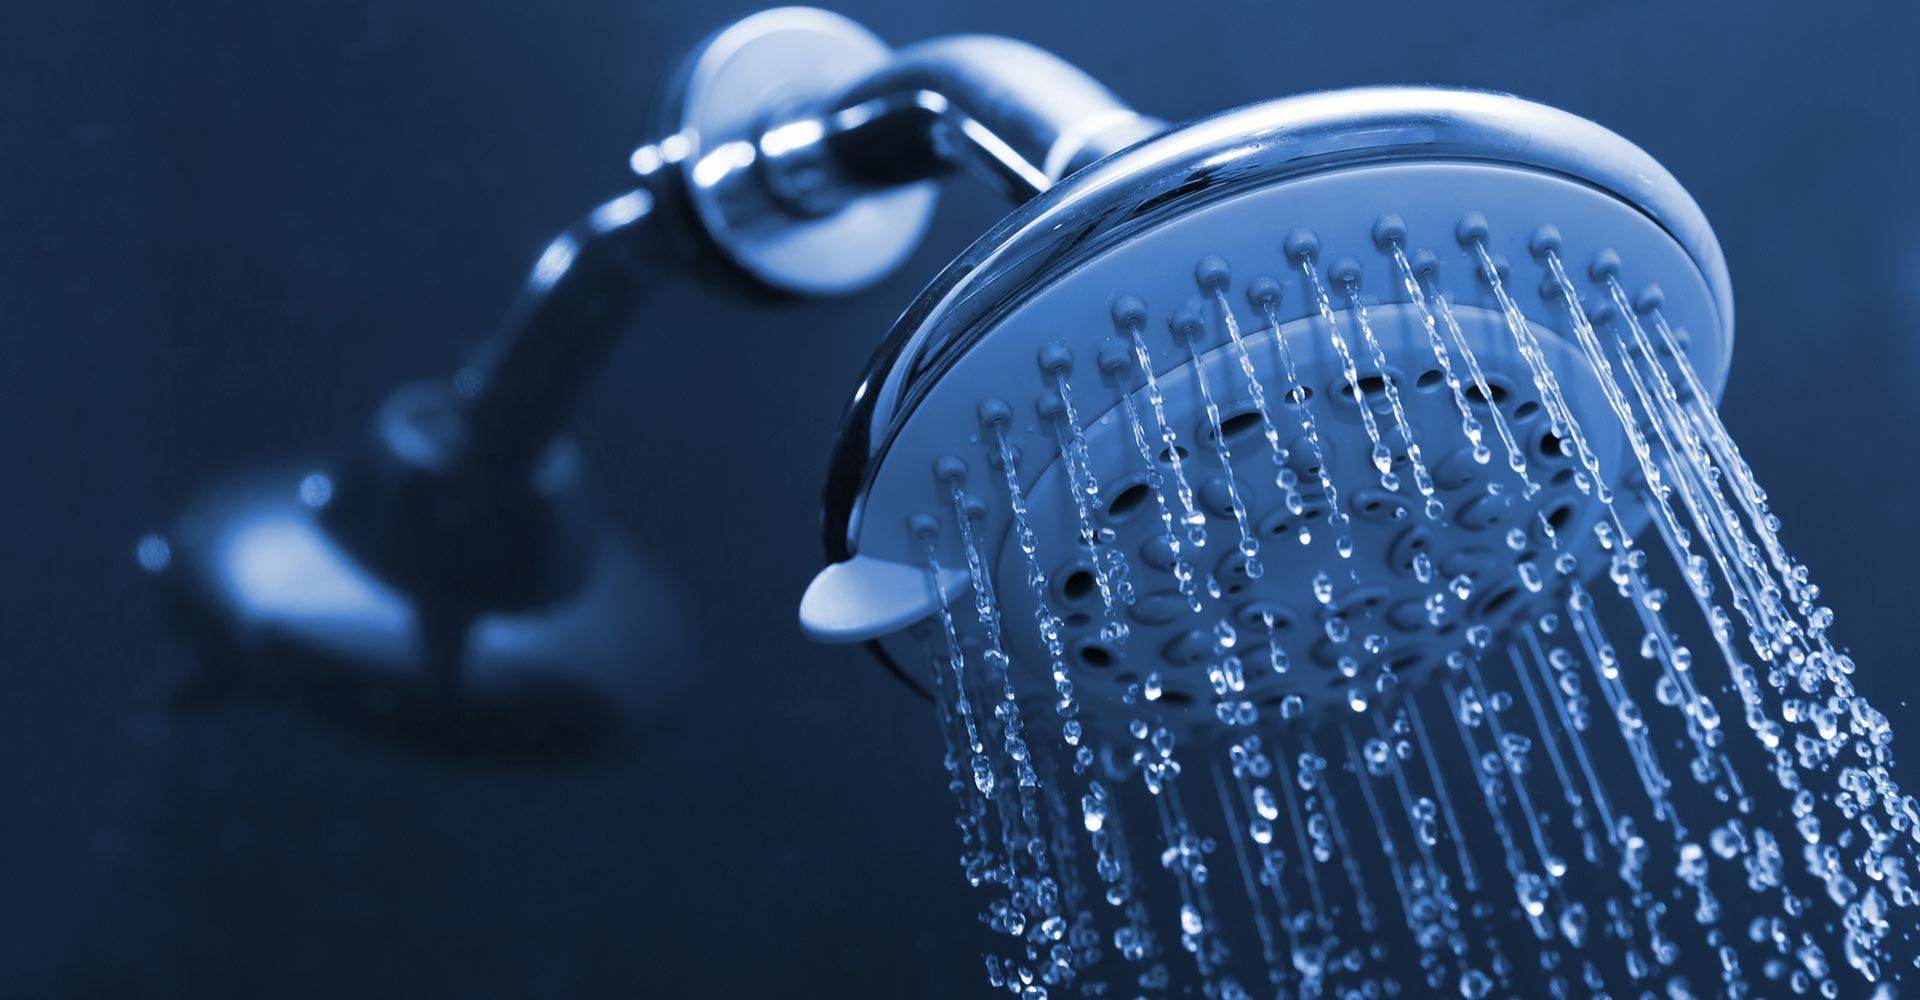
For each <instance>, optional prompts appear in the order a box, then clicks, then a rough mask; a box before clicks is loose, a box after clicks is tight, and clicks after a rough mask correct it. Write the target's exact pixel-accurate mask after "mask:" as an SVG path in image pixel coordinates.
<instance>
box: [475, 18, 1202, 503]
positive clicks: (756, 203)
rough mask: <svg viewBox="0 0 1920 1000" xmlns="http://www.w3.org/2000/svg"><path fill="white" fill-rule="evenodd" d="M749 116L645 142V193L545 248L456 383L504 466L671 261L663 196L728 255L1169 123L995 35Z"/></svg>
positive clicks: (1063, 165) (937, 44)
mask: <svg viewBox="0 0 1920 1000" xmlns="http://www.w3.org/2000/svg"><path fill="white" fill-rule="evenodd" d="M739 113H740V112H738V111H736V114H739ZM748 117H749V120H752V121H755V122H762V123H765V124H762V125H759V126H757V127H756V128H755V129H753V130H752V134H751V135H750V137H748V138H744V139H738V140H732V141H725V142H719V143H714V142H712V141H711V140H710V139H707V137H702V136H699V135H690V134H688V132H689V131H690V130H686V129H683V130H682V131H680V132H676V133H674V134H673V135H670V136H668V137H667V138H665V139H662V140H660V141H658V142H655V143H651V144H649V145H647V146H643V147H641V148H640V149H639V150H638V151H636V152H635V153H634V154H633V156H632V157H631V158H630V159H631V163H632V165H633V166H634V168H635V170H636V171H637V172H638V173H639V175H640V178H641V180H642V181H643V183H644V184H645V187H643V188H642V189H640V190H636V191H632V192H629V193H628V194H625V195H622V196H621V197H619V198H616V199H614V200H612V201H609V202H607V203H606V204H604V205H602V206H600V207H599V208H597V209H595V210H594V211H593V212H592V213H591V214H590V215H589V216H588V217H587V218H586V219H585V220H583V221H582V222H580V223H578V224H576V225H575V226H574V227H572V228H571V229H569V230H567V231H566V232H565V233H563V234H562V235H561V236H559V237H558V238H556V239H555V240H554V241H553V242H552V243H551V244H549V245H548V247H547V249H546V251H545V252H544V253H542V254H541V256H540V258H539V261H538V262H537V263H536V264H535V265H534V268H533V273H532V275H531V277H530V278H529V280H528V285H527V289H528V292H527V295H526V296H525V298H524V300H523V302H522V304H521V306H520V307H519V310H518V312H517V313H516V316H515V318H514V319H513V321H512V322H511V323H510V324H509V326H508V327H507V329H506V330H505V331H503V332H502V333H501V334H500V335H498V336H497V337H496V338H495V339H494V340H493V341H492V342H490V343H489V344H488V345H487V346H486V347H484V348H483V349H482V350H481V351H480V352H479V354H478V355H477V356H476V358H475V359H474V360H473V362H472V363H470V364H468V365H467V366H466V367H464V368H463V369H461V371H460V372H459V374H458V375H457V376H456V377H455V380H454V384H455V387H456V390H457V392H458V394H459V395H460V397H461V398H462V401H463V409H464V412H465V415H466V417H467V420H468V424H469V426H468V428H467V432H468V435H469V438H470V440H471V441H473V442H475V443H476V446H479V447H484V448H485V450H486V451H487V452H488V453H489V454H490V455H492V456H494V457H495V458H498V459H505V460H507V461H506V462H505V466H504V467H508V468H511V467H513V465H515V464H516V463H519V462H524V461H526V460H530V459H532V458H533V457H535V456H536V455H537V454H538V452H539V449H540V446H541V445H542V444H543V443H544V442H545V441H547V440H548V439H550V438H551V437H552V436H553V435H554V434H556V433H557V432H558V431H559V429H560V428H561V426H562V425H563V423H564V421H565V416H566V412H567V409H568V407H569V404H570V402H571V400H572V399H573V398H574V397H575V396H577V395H578V393H579V391H580V390H581V389H583V388H584V386H585V384H586V382H587V381H588V380H589V379H590V378H591V376H592V374H593V372H594V371H595V370H596V369H597V368H598V367H599V362H600V360H601V359H602V358H603V357H604V356H605V354H606V352H607V351H608V350H609V348H610V347H611V345H612V343H613V341H614V339H615V337H616V336H617V334H618V332H619V331H620V330H621V329H622V328H623V327H624V325H625V324H626V323H627V321H628V320H629V319H630V318H631V316H632V312H633V309H634V307H635V305H636V304H637V302H638V300H639V298H640V288H641V285H642V283H643V281H644V279H645V278H646V277H648V276H649V275H651V274H653V273H656V272H657V271H658V270H659V269H660V266H661V265H662V264H664V263H666V262H667V261H668V260H669V259H670V258H671V257H672V256H673V254H672V253H671V252H670V247H669V245H668V244H669V241H664V240H662V239H661V237H662V235H663V234H662V233H661V232H660V230H661V228H662V227H661V224H660V223H658V222H657V221H654V220H655V216H656V215H657V214H659V213H658V212H657V208H658V207H659V205H660V203H661V202H663V201H667V200H669V199H673V200H681V199H691V200H693V201H694V202H695V203H696V204H695V209H696V211H694V212H687V213H679V215H681V216H684V217H687V218H688V219H689V220H690V221H691V224H692V228H694V229H696V230H700V229H704V230H705V231H704V232H695V233H694V234H692V235H694V236H696V237H703V239H701V240H699V242H706V241H708V240H710V241H711V242H712V243H713V244H714V245H715V246H716V247H717V248H718V249H719V250H720V251H721V253H722V254H723V255H725V256H732V255H733V252H734V250H735V249H736V248H735V246H734V245H733V244H732V242H731V241H732V239H733V238H734V237H735V236H737V235H738V236H747V235H751V236H755V237H757V238H760V239H765V238H767V237H766V235H765V234H766V233H767V232H768V231H769V230H771V231H773V232H774V233H776V234H779V233H781V232H783V231H784V230H786V229H789V228H792V227H798V226H802V225H804V224H805V223H807V222H809V221H811V220H816V219H820V218H823V217H826V216H829V215H832V214H834V213H837V212H841V211H843V210H845V209H847V208H848V207H849V206H850V205H852V204H853V203H854V202H856V201H858V200H860V199H862V198H870V197H873V196H875V195H878V194H880V193H883V192H886V191H889V190H894V189H898V188H901V187H904V186H907V185H912V184H915V183H918V182H921V181H925V180H929V179H933V178H936V177H939V176H942V175H944V174H946V173H949V172H951V171H953V170H955V169H966V170H971V171H973V172H976V173H980V174H983V175H985V176H986V177H987V178H988V179H989V180H990V181H992V182H993V183H995V184H997V185H998V186H1000V187H1001V188H1002V189H1003V190H1004V191H1005V192H1006V193H1007V194H1008V195H1009V196H1011V197H1012V198H1014V199H1016V200H1020V201H1024V200H1026V199H1027V198H1029V197H1031V196H1033V195H1035V194H1038V193H1040V192H1042V191H1045V190H1046V189H1047V188H1049V187H1051V186H1052V185H1053V184H1054V183H1055V182H1057V181H1058V180H1059V179H1060V178H1061V177H1064V176H1066V175H1068V174H1070V173H1072V172H1074V171H1075V170H1078V169H1080V168H1081V167H1083V166H1085V165H1087V164H1089V163H1092V162H1093V161H1095V160H1098V159H1100V158H1102V157H1105V156H1107V155H1108V154H1110V153H1113V152H1116V151H1118V150H1120V149H1123V148H1125V147H1126V146H1129V145H1132V144H1133V143H1135V142H1137V141H1139V140H1141V139H1143V138H1146V137H1148V136H1151V135H1153V134H1154V133H1156V132H1158V131H1160V130H1161V129H1162V128H1164V123H1162V122H1160V121H1159V120H1157V119H1154V118H1150V117H1147V116H1144V115H1141V114H1140V113H1139V112H1137V111H1135V110H1133V109H1132V108H1131V107H1130V106H1128V105H1127V104H1125V103H1124V102H1122V101H1121V100H1120V99H1119V98H1117V97H1115V96H1114V95H1113V93H1112V92H1111V91H1109V90H1108V89H1107V88H1106V87H1105V86H1103V85H1101V84H1100V83H1099V82H1097V81H1095V80H1094V79H1093V78H1092V77H1090V76H1088V75H1087V74H1085V73H1083V72H1082V71H1080V70H1079V69H1078V68H1076V67H1074V66H1073V65H1071V64H1069V63H1067V62H1066V61H1064V60H1062V59H1060V58H1059V57H1057V56H1055V55H1053V54H1051V53H1049V52H1046V51H1044V50H1042V49H1039V48H1036V47H1034V46H1032V45H1028V44H1026V43H1025V42H1020V41H1015V40H1013V39H1008V38H998V37H991V36H962V37H955V38H948V39H940V40H936V41H931V42H926V43H923V44H920V45H915V46H912V47H909V48H907V49H904V50H901V51H900V52H899V53H897V54H896V57H895V58H894V59H893V60H892V61H891V62H889V63H888V64H886V65H885V66H884V67H883V68H881V69H879V70H878V71H876V72H873V73H871V74H869V75H867V76H866V77H864V78H862V79H861V80H860V81H858V82H857V83H855V84H854V85H853V86H851V87H850V88H848V89H846V90H845V91H844V92H843V93H841V94H839V95H838V96H836V97H834V98H832V99H830V100H827V101H822V102H818V103H816V104H814V105H812V106H810V107H807V106H803V107H799V108H781V107H768V108H763V109H753V111H752V112H750V113H748ZM703 139H707V141H705V142H703V141H702V140H703ZM696 154H697V155H696ZM675 166H678V167H681V168H682V169H677V170H676V169H667V168H670V167H675ZM702 202H704V203H705V205H704V206H703V205H702V204H700V203H702ZM707 206H720V207H719V209H718V212H719V214H718V215H717V216H716V215H714V214H709V212H707V211H700V210H699V209H701V208H703V207H707ZM695 220H697V221H695ZM717 220H723V222H722V224H719V225H716V224H715V222H716V221H717ZM701 223H704V224H705V225H701ZM681 235H683V236H684V235H686V234H681ZM847 249H849V250H850V249H851V248H847ZM792 290H799V291H809V290H812V289H806V288H799V289H792ZM835 290H838V289H835ZM481 442H484V443H485V444H484V445H480V444H479V443H481Z"/></svg>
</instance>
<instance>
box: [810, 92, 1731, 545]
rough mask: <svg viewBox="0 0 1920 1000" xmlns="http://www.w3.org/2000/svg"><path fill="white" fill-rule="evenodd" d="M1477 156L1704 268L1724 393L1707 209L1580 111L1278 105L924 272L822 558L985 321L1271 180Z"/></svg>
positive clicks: (1157, 144)
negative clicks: (1625, 214) (1595, 202)
mask: <svg viewBox="0 0 1920 1000" xmlns="http://www.w3.org/2000/svg"><path fill="white" fill-rule="evenodd" d="M1397 161H1434V162H1448V161H1453V162H1483V163H1488V164H1497V165H1504V166H1512V167H1520V168H1524V169H1530V170H1536V171H1540V172H1544V173H1548V174H1552V175H1555V176H1559V177H1562V178H1565V179H1569V180H1572V181H1575V182H1578V183H1580V184H1583V185H1585V186H1588V187H1591V188H1594V189H1596V190H1598V191H1600V192H1602V193H1604V194H1606V195H1609V196H1611V197H1613V198H1615V199H1617V200H1619V201H1621V202H1623V203H1625V204H1627V205H1629V206H1631V207H1633V208H1634V209H1636V210H1638V211H1639V212H1640V213H1641V214H1643V215H1645V216H1646V217H1647V218H1648V219H1649V220H1650V221H1651V222H1653V223H1654V224H1655V225H1656V226H1658V227H1659V228H1660V229H1661V230H1662V231H1664V232H1665V233H1666V234H1667V235H1668V236H1669V237H1671V238H1672V239H1673V240H1674V241H1675V242H1676V243H1677V244H1678V245H1679V246H1680V247H1681V248H1682V249H1683V250H1684V252H1685V253H1686V255H1687V257H1688V258H1689V259H1690V260H1691V261H1692V262H1693V264H1694V266H1695V267H1696V268H1697V269H1698V270H1699V272H1700V275H1701V276H1702V278H1703V279H1704V281H1705V283H1706V285H1707V287H1708V289H1709V290H1710V292H1711V296H1712V300H1713V301H1712V305H1713V308H1714V312H1715V317H1714V318H1715V320H1716V327H1717V329H1716V330H1715V333H1716V334H1717V336H1718V339H1719V341H1720V349H1719V352H1718V354H1719V358H1718V360H1719V364H1718V365H1716V366H1715V370H1714V373H1713V376H1712V381H1711V383H1710V384H1709V385H1708V386H1707V388H1708V389H1709V391H1711V392H1712V393H1713V394H1714V395H1716V396H1718V395H1719V393H1720V392H1721V391H1722V389H1723V388H1724V385H1725V373H1726V368H1727V362H1728V360H1729V359H1730V358H1731V356H1732V349H1733V292H1732V283H1731V280H1730V278H1729V277H1728V274H1727V269H1726V260H1725V256H1724V254H1723V253H1722V252H1721V249H1720V245H1719V241H1718V240H1717V239H1716V238H1715V236H1714V234H1713V230H1712V228H1711V227H1710V226H1709V225H1708V223H1707V220H1706V216H1705V215H1704V213H1702V212H1701V210H1700V207H1699V205H1698V204H1697V203H1695V202H1694V200H1693V198H1692V196H1690V195H1689V194H1687V192H1686V190H1685V189H1684V188H1682V187H1681V186H1680V183H1679V181H1678V180H1676V179H1675V178H1674V177H1673V176H1672V174H1670V173H1668V172H1667V170H1666V169H1665V168H1664V167H1661V166H1660V164H1659V163H1658V162H1657V161H1655V160H1654V159H1653V158H1652V157H1651V156H1649V155H1648V154H1647V153H1646V152H1645V151H1643V150H1641V149H1640V148H1639V147H1638V146H1636V145H1634V144H1633V143H1631V142H1629V141H1628V140H1626V139H1625V138H1622V137H1621V136H1619V135H1618V134H1616V133H1614V132H1612V131H1611V130H1608V129H1606V128H1604V127H1602V126H1600V125H1597V124H1595V123H1593V122H1591V121H1588V120H1587V119H1585V118H1581V117H1579V116H1577V115H1573V114H1570V113H1568V112H1565V111H1561V110H1559V109H1556V108H1552V107H1549V106H1547V105H1544V104H1539V103H1536V102H1533V101H1529V100H1526V99H1524V98H1520V97H1515V96H1512V95H1509V94H1501V93H1494V92H1489V91H1477V90H1467V89H1460V88H1445V87H1427V86H1383V87H1363V88H1354V89H1349V90H1337V91H1325V92H1320V93H1313V94H1305V95H1300V96H1295V97H1285V98H1279V99H1276V100H1271V101H1265V102H1261V103H1258V104H1252V105H1247V106H1244V107H1241V108H1238V109H1235V110H1231V111H1226V112H1223V113H1221V114H1218V115H1214V116H1211V117H1208V118H1204V119H1200V120H1198V121H1196V122H1193V123H1191V124H1188V125H1185V126H1181V127H1178V128H1175V129H1172V130H1169V131H1168V132H1165V133H1163V134H1161V135H1159V136H1157V137H1155V138H1153V139H1149V140H1146V141H1144V142H1141V143H1138V144H1136V145H1134V146H1132V147H1130V148H1128V149H1126V150H1123V151H1122V152H1120V153H1117V154H1114V155H1113V156H1110V157H1108V158H1107V159H1105V160H1103V161H1101V162H1099V163H1096V164H1094V165H1092V166H1090V167H1088V168H1086V169H1085V170H1082V171H1080V172H1078V173H1076V174H1074V175H1073V176H1071V177H1069V178H1067V179H1066V180H1064V181H1062V182H1061V183H1060V184H1059V185H1058V186H1057V187H1054V188H1053V189H1051V190H1049V191H1048V192H1046V193H1045V194H1043V195H1041V196H1039V197H1037V198H1035V199H1033V200H1032V201H1031V202H1028V203H1027V204H1026V205H1023V206H1022V207H1021V208H1019V209H1017V210H1016V211H1014V212H1013V213H1012V214H1011V215H1009V216H1008V217H1007V218H1006V219H1005V220H1003V221H1002V222H1001V223H1000V224H999V225H998V226H996V227H994V228H993V229H992V230H991V231H989V232H988V233H987V234H986V235H984V236H982V237H981V238H980V239H979V240H978V241H976V242H975V243H974V244H973V246H972V247H970V248H969V249H968V250H967V251H966V252H965V253H963V254H962V255H961V256H960V257H959V258H957V259H956V260H955V261H954V262H953V263H952V264H951V265H949V266H948V267H947V268H946V269H945V270H944V271H943V272H941V274H940V275H939V276H938V277H936V278H935V279H934V281H933V282H932V283H931V284H930V285H929V286H928V288H927V289H926V290H925V291H924V292H923V293H922V294H921V296H920V297H919V298H918V299H917V300H916V301H915V302H914V304H913V305H912V306H911V307H909V308H908V310H907V311H906V312H905V313H904V314H903V315H902V317H901V319H900V320H899V321H898V322H897V323H896V324H895V326H894V329H893V330H892V332H891V333H890V334H889V335H888V337H887V339H886V341H885V342H883V344H882V345H881V347H880V349H879V351H878V352H877V353H876V355H875V358H874V361H873V363H872V364H871V365H870V367H869V369H868V371H867V372H866V374H865V375H864V377H863V378H862V379H861V381H860V383H859V387H858V388H857V389H856V391H855V393H854V398H853V402H852V404H851V406H850V407H849V410H848V413H847V415H846V418H845V420H844V422H843V424H842V428H841V434H840V438H839V440H838V441H837V442H836V447H835V453H834V455H833V458H832V462H831V466H830V470H829V478H828V485H827V489H826V503H825V510H824V511H823V519H822V521H823V524H822V527H823V534H824V541H825V543H826V547H827V551H828V556H829V558H830V559H832V560H840V559H845V558H847V557H848V556H850V555H852V554H853V553H854V552H855V551H856V545H855V537H856V536H857V533H858V531H859V526H860V498H861V497H862V496H863V495H864V493H865V492H866V489H867V487H868V486H869V484H870V482H871V479H872V476H873V474H874V472H875V471H876V470H877V469H878V467H879V466H880V464H881V461H882V459H883V458H884V456H885V454H886V452H887V449H888V447H889V446H890V444H891V442H892V438H893V436H894V434H895V433H896V432H897V430H898V429H899V428H900V426H901V425H902V424H903V423H904V422H905V420H906V418H907V417H908V416H909V415H910V414H911V413H912V412H913V409H914V407H915V405H916V404H917V403H918V402H919V400H920V398H921V396H922V395H923V394H924V391H925V388H926V387H927V386H929V385H931V384H933V383H934V382H935V381H937V379H938V377H939V376H940V374H941V372H942V371H943V370H944V366H945V363H946V362H948V361H950V360H951V359H952V358H954V357H957V356H959V355H960V354H963V353H965V351H966V349H967V347H968V346H969V345H970V344H971V343H972V342H973V341H974V340H975V339H977V338H978V337H980V336H983V335H984V334H985V333H986V331H988V330H990V329H991V328H992V327H993V325H994V323H995V322H996V321H997V320H998V319H999V318H1000V317H1003V316H1005V315H1007V314H1009V313H1011V312H1012V311H1013V310H1015V309H1017V308H1018V307H1019V306H1020V305H1021V304H1022V303H1023V302H1025V301H1027V300H1028V299H1030V298H1031V297H1032V296H1034V295H1035V294H1037V293H1038V292H1039V291H1040V290H1042V289H1043V288H1045V287H1047V286H1048V285H1050V284H1051V283H1052V282H1053V281H1055V280H1056V279H1058V278H1059V277H1061V276H1063V275H1065V274H1067V273H1069V272H1070V271H1072V270H1073V269H1074V268H1075V267H1077V266H1079V265H1080V264H1082V263H1084V262H1086V261H1088V260H1091V259H1093V258H1094V257H1095V256H1097V255H1098V254H1099V253H1100V252H1102V251H1103V250H1105V249H1108V248H1110V247H1112V246H1115V245H1117V244H1119V243H1121V242H1123V241H1125V240H1126V239H1128V238H1129V237H1131V236H1134V235H1137V234H1139V233H1141V232H1145V231H1147V230H1150V229H1152V228H1154V227H1155V226H1158V225H1160V224H1162V223H1164V222H1165V221H1167V220H1168V219H1170V218H1173V217H1176V216H1179V215H1182V214H1184V213H1187V212H1190V211H1193V210H1194V209H1196V208H1199V207H1201V206H1204V205H1207V204H1211V203H1213V202H1217V201H1220V200H1222V199H1225V198H1228V197H1231V196H1233V195H1235V194H1239V193H1242V192H1247V191H1251V190H1255V189H1258V188H1262V187H1265V186H1268V185H1272V184H1275V183H1279V182H1281V181H1286V180H1292V179H1297V178H1300V177H1305V176H1308V175H1312V174H1317V173H1321V172H1326V171H1331V170H1337V169H1343V168H1349V167H1354V166H1359V165H1365V164H1376V163H1390V162H1397Z"/></svg>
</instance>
